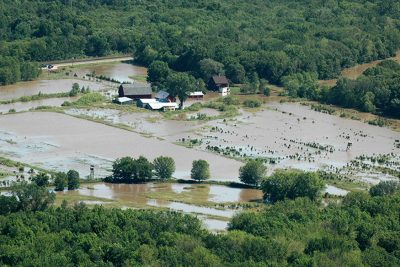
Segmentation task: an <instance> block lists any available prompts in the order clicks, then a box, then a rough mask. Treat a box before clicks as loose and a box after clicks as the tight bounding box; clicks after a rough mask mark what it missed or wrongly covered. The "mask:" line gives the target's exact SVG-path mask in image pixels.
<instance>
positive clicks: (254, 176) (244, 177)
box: [239, 159, 267, 186]
mask: <svg viewBox="0 0 400 267" xmlns="http://www.w3.org/2000/svg"><path fill="white" fill-rule="evenodd" d="M266 172H267V167H265V166H264V164H263V162H262V161H259V160H254V159H252V160H249V161H248V162H247V163H246V164H245V165H244V166H242V167H240V169H239V179H240V181H242V182H243V183H245V184H248V185H254V186H258V185H259V184H260V182H261V180H262V179H263V178H264V177H265V175H266Z"/></svg>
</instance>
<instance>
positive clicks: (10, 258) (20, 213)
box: [0, 178, 400, 266]
mask: <svg viewBox="0 0 400 267" xmlns="http://www.w3.org/2000/svg"><path fill="white" fill-rule="evenodd" d="M272 179H276V178H272ZM264 186H265V185H264ZM283 187H285V186H282V188H283ZM289 191H290V190H289ZM289 191H288V192H289ZM320 200H321V199H320V198H319V199H318V200H317V201H313V200H311V199H310V198H308V197H295V196H292V198H286V199H284V200H278V201H276V202H274V203H273V204H265V205H264V207H263V208H262V210H260V211H257V212H252V211H250V212H245V213H241V214H239V215H236V216H235V217H234V218H233V219H232V221H231V222H230V224H229V230H228V231H227V232H226V233H221V234H215V233H211V232H209V231H207V230H205V229H204V228H203V227H202V224H201V222H200V220H198V219H197V218H195V217H194V216H190V215H183V214H181V213H176V212H162V211H150V210H121V209H111V208H105V207H101V206H95V207H94V208H87V207H85V205H83V204H77V205H75V206H74V207H68V206H67V203H66V202H64V203H63V204H62V205H61V206H60V207H57V208H55V207H52V206H51V203H52V201H54V193H51V192H49V191H48V190H47V189H46V188H44V187H42V186H39V185H37V184H35V183H32V184H30V185H27V184H25V185H24V184H22V185H19V186H17V187H16V188H15V189H13V191H12V195H11V196H0V265H6V266H77V265H79V266H138V265H144V266H399V265H400V236H399V233H400V219H399V218H400V213H399V212H400V192H399V190H398V184H396V183H393V182H383V183H381V184H379V185H376V186H374V187H372V188H371V190H370V192H369V193H367V192H356V193H349V194H348V195H347V196H346V197H345V198H344V199H343V201H342V202H341V204H337V203H336V202H333V203H332V204H330V205H328V206H327V207H321V203H320Z"/></svg>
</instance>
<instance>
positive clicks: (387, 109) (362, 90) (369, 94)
mask: <svg viewBox="0 0 400 267" xmlns="http://www.w3.org/2000/svg"><path fill="white" fill-rule="evenodd" d="M399 76H400V64H398V63H396V62H395V61H391V60H387V61H382V62H381V63H379V64H378V66H376V67H374V68H370V69H367V70H366V71H365V72H364V73H363V75H361V76H360V77H358V78H357V80H349V79H346V78H341V79H339V80H338V82H337V83H336V86H335V87H333V88H332V89H331V90H330V91H328V93H327V95H326V96H325V97H323V98H322V100H324V101H326V102H328V103H332V104H335V105H339V106H343V107H350V108H356V109H358V110H361V111H365V112H372V113H377V114H381V115H386V116H393V117H395V118H398V119H399V118H400V84H399ZM376 123H377V124H378V125H381V122H380V121H377V122H376Z"/></svg>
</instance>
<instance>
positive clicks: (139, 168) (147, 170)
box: [133, 156, 154, 182]
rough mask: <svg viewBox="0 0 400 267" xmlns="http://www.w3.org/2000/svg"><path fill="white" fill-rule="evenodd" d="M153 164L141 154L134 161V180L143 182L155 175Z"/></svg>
mask: <svg viewBox="0 0 400 267" xmlns="http://www.w3.org/2000/svg"><path fill="white" fill-rule="evenodd" d="M153 169H154V167H153V164H151V162H150V161H149V160H148V159H147V158H145V157H143V156H140V157H139V158H138V159H136V160H134V161H133V181H134V182H143V181H146V180H149V179H151V178H152V177H153Z"/></svg>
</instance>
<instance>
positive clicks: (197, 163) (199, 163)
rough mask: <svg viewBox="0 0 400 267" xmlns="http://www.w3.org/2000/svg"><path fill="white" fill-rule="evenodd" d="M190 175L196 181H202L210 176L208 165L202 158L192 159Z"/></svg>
mask: <svg viewBox="0 0 400 267" xmlns="http://www.w3.org/2000/svg"><path fill="white" fill-rule="evenodd" d="M190 177H191V178H192V179H194V180H196V181H203V180H207V179H209V178H210V165H209V164H208V162H207V161H205V160H203V159H199V160H194V161H193V164H192V170H191V174H190Z"/></svg>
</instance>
